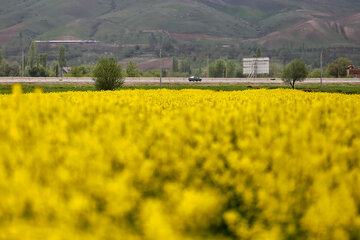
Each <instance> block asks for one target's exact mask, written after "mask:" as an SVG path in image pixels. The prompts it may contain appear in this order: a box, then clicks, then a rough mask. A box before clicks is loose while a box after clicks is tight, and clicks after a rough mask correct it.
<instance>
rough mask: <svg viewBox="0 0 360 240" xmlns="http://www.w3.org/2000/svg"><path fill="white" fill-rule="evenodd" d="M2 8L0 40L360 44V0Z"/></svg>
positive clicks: (37, 1)
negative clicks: (153, 38)
mask: <svg viewBox="0 0 360 240" xmlns="http://www.w3.org/2000/svg"><path fill="white" fill-rule="evenodd" d="M0 6H1V9H0V44H5V43H9V42H11V41H15V39H18V38H19V36H20V35H25V36H28V37H29V38H32V39H41V40H46V39H56V38H57V39H59V38H63V37H65V36H68V37H69V36H70V37H73V38H77V39H96V40H100V41H103V42H105V43H114V42H119V43H128V44H131V43H133V42H134V43H139V44H140V43H148V38H147V37H144V36H143V35H144V34H145V33H154V32H158V31H164V32H166V33H167V34H168V35H169V36H170V37H172V38H175V39H178V40H184V41H188V40H192V39H197V38H203V39H209V40H229V41H230V40H234V41H239V40H240V41H241V40H244V41H245V40H246V41H253V42H256V43H258V44H260V45H263V46H265V47H267V48H270V49H271V48H279V47H281V46H283V45H284V44H289V43H291V44H294V45H303V44H306V45H307V46H308V47H320V46H322V47H329V46H357V45H359V44H360V13H359V12H360V1H358V0H302V1H298V0H181V1H180V0H62V1H59V0H11V1H9V0H0ZM20 33H21V34H20Z"/></svg>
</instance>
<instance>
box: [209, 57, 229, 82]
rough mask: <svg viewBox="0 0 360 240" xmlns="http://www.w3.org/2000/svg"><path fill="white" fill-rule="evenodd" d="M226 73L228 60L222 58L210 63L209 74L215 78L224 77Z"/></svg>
mask: <svg viewBox="0 0 360 240" xmlns="http://www.w3.org/2000/svg"><path fill="white" fill-rule="evenodd" d="M225 74H226V62H225V61H224V60H222V59H219V60H217V61H216V62H214V63H212V64H210V66H209V75H210V77H214V78H223V77H225Z"/></svg>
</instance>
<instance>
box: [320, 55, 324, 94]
mask: <svg viewBox="0 0 360 240" xmlns="http://www.w3.org/2000/svg"><path fill="white" fill-rule="evenodd" d="M320 69H321V71H320V88H322V87H323V50H321V54H320Z"/></svg>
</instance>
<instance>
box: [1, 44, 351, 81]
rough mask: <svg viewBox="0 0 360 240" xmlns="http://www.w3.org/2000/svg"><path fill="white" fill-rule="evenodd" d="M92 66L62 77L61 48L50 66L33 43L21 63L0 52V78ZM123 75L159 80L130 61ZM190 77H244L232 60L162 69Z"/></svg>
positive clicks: (333, 67) (338, 67)
mask: <svg viewBox="0 0 360 240" xmlns="http://www.w3.org/2000/svg"><path fill="white" fill-rule="evenodd" d="M260 56H261V50H260V49H257V50H256V52H255V54H254V55H253V57H260ZM351 64H352V61H351V60H349V59H347V58H338V59H336V60H335V61H333V62H331V63H330V64H329V65H328V66H327V68H326V70H325V71H324V73H323V76H324V77H346V76H347V72H346V67H347V66H348V65H351ZM94 66H95V65H79V66H74V65H73V66H71V71H70V72H66V73H65V74H64V75H62V73H63V69H64V67H67V61H66V49H65V47H64V46H61V47H60V48H59V50H58V57H57V60H56V61H53V62H52V63H51V64H49V63H48V60H47V54H45V53H41V54H37V51H36V48H35V43H34V42H32V43H31V45H30V48H29V52H28V55H27V56H25V55H24V56H23V57H22V59H21V61H20V63H18V62H11V63H10V62H8V61H6V60H5V59H4V58H3V56H2V52H1V50H0V76H26V77H56V76H64V77H84V76H86V77H91V74H92V69H93V68H94ZM284 68H285V65H284V63H281V62H271V63H270V74H269V77H281V74H282V73H283V71H284ZM308 69H309V73H308V76H307V77H309V78H319V77H320V75H321V72H322V71H321V69H320V68H315V69H311V68H310V67H308ZM125 75H126V76H128V77H159V76H160V68H159V69H153V70H150V71H145V72H142V71H140V70H139V69H138V68H137V66H136V63H134V62H132V61H130V62H129V63H128V64H127V65H126V69H125ZM189 75H196V76H199V77H211V78H240V77H246V76H244V75H243V67H242V64H241V62H238V61H233V60H224V59H217V60H212V61H211V60H207V61H204V59H203V60H202V59H194V57H193V58H192V59H191V58H182V59H179V58H177V57H173V62H172V68H171V69H167V70H162V76H164V77H188V76H189Z"/></svg>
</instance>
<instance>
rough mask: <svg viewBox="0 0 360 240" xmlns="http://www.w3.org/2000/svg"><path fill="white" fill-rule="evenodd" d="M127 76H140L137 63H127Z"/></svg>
mask: <svg viewBox="0 0 360 240" xmlns="http://www.w3.org/2000/svg"><path fill="white" fill-rule="evenodd" d="M126 76H128V77H140V73H139V71H138V69H137V66H136V63H134V62H132V61H130V62H129V63H128V64H127V65H126Z"/></svg>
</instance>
